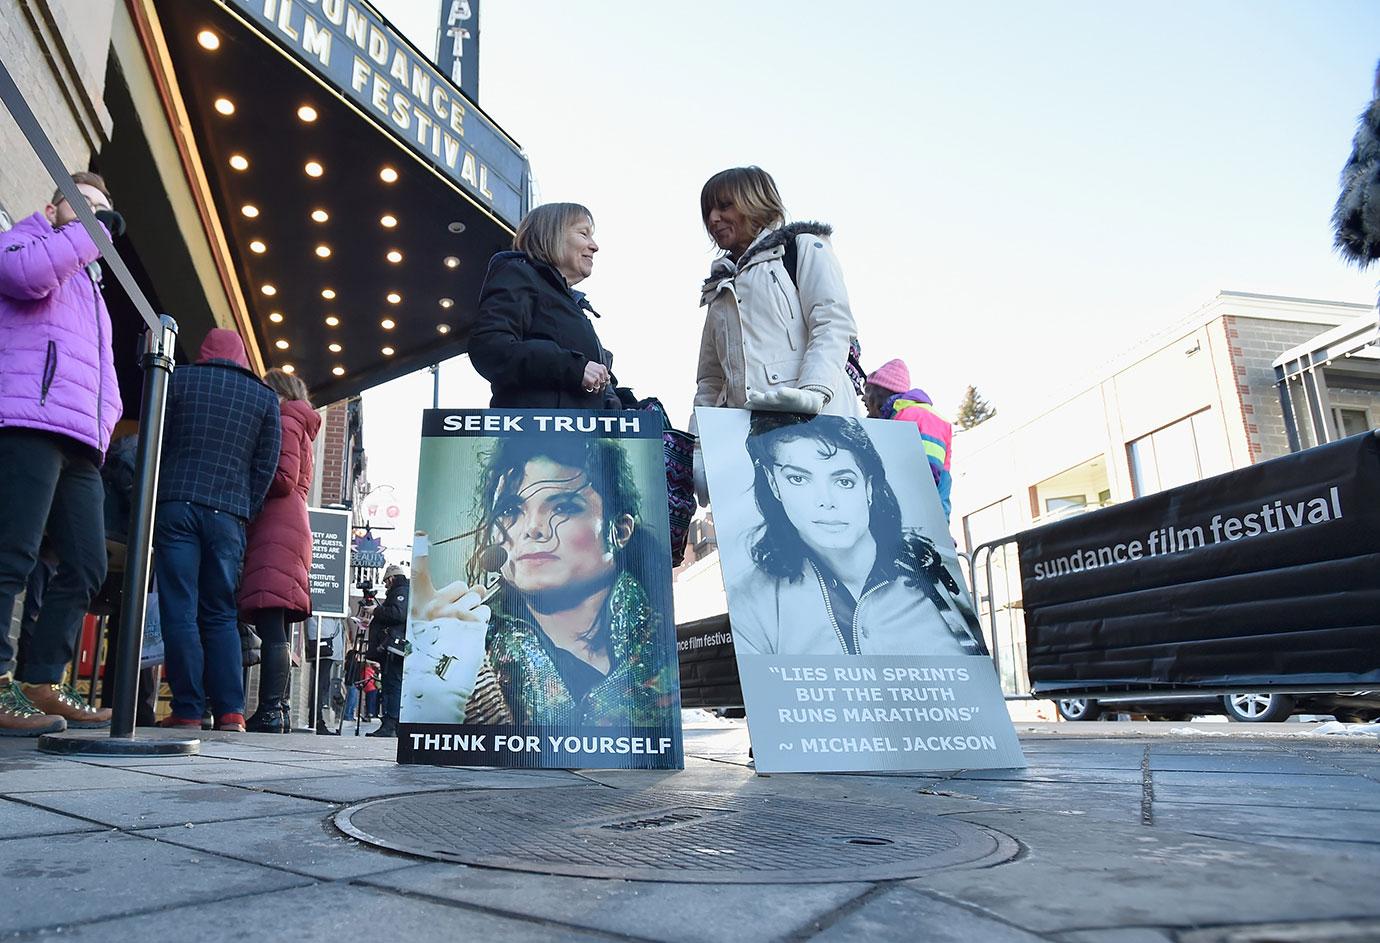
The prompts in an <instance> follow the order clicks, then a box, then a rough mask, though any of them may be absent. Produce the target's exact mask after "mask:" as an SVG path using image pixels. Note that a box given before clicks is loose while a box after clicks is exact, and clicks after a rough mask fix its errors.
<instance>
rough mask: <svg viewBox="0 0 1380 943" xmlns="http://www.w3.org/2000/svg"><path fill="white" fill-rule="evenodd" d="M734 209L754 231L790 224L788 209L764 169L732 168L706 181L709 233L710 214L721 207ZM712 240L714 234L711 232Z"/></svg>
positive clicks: (703, 214)
mask: <svg viewBox="0 0 1380 943" xmlns="http://www.w3.org/2000/svg"><path fill="white" fill-rule="evenodd" d="M725 205H727V206H733V207H735V208H736V209H737V210H738V212H740V213H742V214H743V218H745V219H746V220H747V221H748V225H750V226H751V227H752V228H753V230H754V232H760V231H761V230H763V229H771V228H773V227H775V226H780V225H781V224H782V223H784V222H785V221H786V207H785V206H783V205H782V204H781V193H780V191H779V190H777V189H776V181H775V180H773V179H772V178H771V174H769V173H767V172H766V171H765V170H763V169H762V168H761V167H730V168H729V169H728V170H721V171H719V172H718V173H716V174H715V175H714V176H712V177H710V178H709V179H708V180H707V181H705V184H704V187H702V188H701V189H700V218H701V219H702V220H703V221H704V229H705V231H706V232H708V231H709V214H710V213H711V212H712V211H713V210H715V209H717V208H718V207H720V206H725ZM710 235H711V237H712V236H713V233H710Z"/></svg>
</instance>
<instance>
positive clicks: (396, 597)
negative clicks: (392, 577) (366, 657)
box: [369, 577, 412, 661]
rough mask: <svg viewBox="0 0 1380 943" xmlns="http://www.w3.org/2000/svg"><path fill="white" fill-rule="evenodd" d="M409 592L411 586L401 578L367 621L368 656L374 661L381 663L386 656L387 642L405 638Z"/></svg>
mask: <svg viewBox="0 0 1380 943" xmlns="http://www.w3.org/2000/svg"><path fill="white" fill-rule="evenodd" d="M411 590H412V584H411V583H409V582H408V581H407V578H406V577H403V578H402V579H400V580H398V582H397V583H396V584H394V586H393V587H392V588H391V589H389V590H388V592H387V594H386V595H385V596H384V599H383V602H381V603H379V604H378V606H377V607H376V608H375V609H374V615H373V617H372V618H371V619H370V620H369V654H370V657H371V658H373V659H374V660H375V661H382V660H383V658H384V657H385V656H386V655H387V654H388V652H387V648H388V644H389V642H400V641H401V640H402V639H405V638H407V600H408V596H409V595H411Z"/></svg>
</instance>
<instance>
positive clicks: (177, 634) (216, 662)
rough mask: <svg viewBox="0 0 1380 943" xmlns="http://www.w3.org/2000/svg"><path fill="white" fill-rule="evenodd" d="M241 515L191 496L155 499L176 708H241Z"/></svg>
mask: <svg viewBox="0 0 1380 943" xmlns="http://www.w3.org/2000/svg"><path fill="white" fill-rule="evenodd" d="M243 566H244V521H242V520H240V519H239V518H238V517H236V516H235V515H233V514H227V513H226V512H224V511H216V510H213V509H211V508H208V507H203V506H202V505H200V504H191V503H189V502H187V501H165V502H163V503H161V504H159V505H158V519H157V524H156V525H155V527H154V532H153V570H154V574H155V576H156V577H157V580H158V608H159V613H160V615H161V616H162V619H163V647H164V649H165V651H166V654H167V676H168V687H170V688H171V689H172V695H173V697H172V712H173V715H174V716H176V717H179V718H182V719H184V720H201V716H202V714H203V713H204V712H205V706H206V702H207V700H208V699H209V700H210V702H211V713H213V714H214V715H215V716H216V717H217V718H219V717H222V716H224V715H225V714H242V713H244V675H243V670H242V667H241V656H240V633H239V627H238V606H237V604H236V602H235V592H236V590H238V588H239V583H240V570H241V568H242V567H243Z"/></svg>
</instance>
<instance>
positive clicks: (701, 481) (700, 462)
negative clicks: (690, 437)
mask: <svg viewBox="0 0 1380 943" xmlns="http://www.w3.org/2000/svg"><path fill="white" fill-rule="evenodd" d="M693 468H694V474H695V500H696V501H697V502H699V505H700V507H702V508H707V507H709V479H708V478H707V477H705V474H704V451H703V450H702V449H700V445H699V443H698V442H696V443H695V456H694V459H693Z"/></svg>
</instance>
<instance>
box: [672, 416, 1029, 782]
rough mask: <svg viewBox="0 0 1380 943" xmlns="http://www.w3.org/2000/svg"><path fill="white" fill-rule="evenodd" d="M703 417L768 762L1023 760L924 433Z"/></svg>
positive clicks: (814, 421) (726, 566)
mask: <svg viewBox="0 0 1380 943" xmlns="http://www.w3.org/2000/svg"><path fill="white" fill-rule="evenodd" d="M697 418H698V424H699V430H700V436H701V442H702V446H703V449H704V459H705V470H706V473H707V476H708V481H709V492H710V498H711V502H712V507H713V509H714V516H715V525H716V529H717V531H718V538H719V553H720V557H721V560H722V563H723V574H724V582H725V585H726V589H727V594H728V614H729V622H730V624H731V627H732V633H733V646H734V649H735V651H736V653H737V659H738V673H739V676H740V678H741V681H742V689H743V698H744V703H745V705H746V707H747V716H748V728H749V732H750V733H751V734H752V743H753V750H754V754H755V758H756V763H757V769H759V770H761V771H763V772H777V771H780V772H791V771H826V770H887V769H891V770H918V769H956V768H966V769H974V768H1007V767H1016V766H1024V765H1025V761H1024V758H1023V756H1022V755H1021V750H1020V745H1019V743H1018V742H1017V740H1016V735H1015V731H1014V729H1013V728H1012V726H1011V721H1010V717H1009V715H1008V714H1007V712H1006V707H1005V702H1004V700H1003V698H1002V695H1001V691H1000V689H999V687H998V684H997V677H996V673H995V671H994V670H993V667H992V662H991V659H990V658H989V657H988V656H987V654H986V648H985V645H984V642H983V639H982V633H981V630H980V628H979V626H978V622H977V619H976V617H975V615H974V613H973V607H972V601H971V599H970V598H969V595H968V592H967V590H966V589H965V588H964V586H963V584H962V580H961V576H960V572H959V569H958V566H957V556H956V554H955V551H954V545H953V540H952V538H950V537H949V534H948V528H947V526H946V524H945V520H944V513H943V510H942V509H941V506H940V503H939V494H938V492H937V490H936V489H935V484H934V479H933V477H932V475H931V472H930V468H929V463H928V461H927V459H926V457H925V450H924V446H923V444H922V442H921V439H920V433H919V430H918V429H917V428H916V427H915V426H914V425H913V424H911V423H907V422H888V421H883V420H856V419H845V418H842V417H837V416H815V417H807V416H796V415H791V414H783V413H762V412H758V413H749V412H747V411H744V410H728V409H708V408H700V409H698V410H697Z"/></svg>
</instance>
